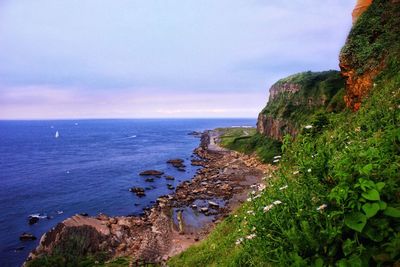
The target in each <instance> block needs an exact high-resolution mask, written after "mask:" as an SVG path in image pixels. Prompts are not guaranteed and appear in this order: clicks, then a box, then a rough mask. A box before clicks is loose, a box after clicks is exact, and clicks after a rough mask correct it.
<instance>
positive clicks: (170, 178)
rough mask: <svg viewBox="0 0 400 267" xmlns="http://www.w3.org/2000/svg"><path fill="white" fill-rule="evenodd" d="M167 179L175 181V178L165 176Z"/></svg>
mask: <svg viewBox="0 0 400 267" xmlns="http://www.w3.org/2000/svg"><path fill="white" fill-rule="evenodd" d="M165 179H167V180H175V177H173V176H171V175H167V176H165Z"/></svg>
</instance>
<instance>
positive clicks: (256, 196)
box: [253, 195, 261, 199]
mask: <svg viewBox="0 0 400 267" xmlns="http://www.w3.org/2000/svg"><path fill="white" fill-rule="evenodd" d="M259 197H261V195H255V196H254V197H253V199H256V198H259Z"/></svg>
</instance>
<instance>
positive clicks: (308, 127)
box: [304, 125, 312, 130]
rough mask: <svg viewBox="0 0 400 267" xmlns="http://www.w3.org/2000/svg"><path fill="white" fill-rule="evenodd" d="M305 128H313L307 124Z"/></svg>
mask: <svg viewBox="0 0 400 267" xmlns="http://www.w3.org/2000/svg"><path fill="white" fill-rule="evenodd" d="M304 128H306V129H307V130H308V129H311V128H312V125H307V126H306V127H304Z"/></svg>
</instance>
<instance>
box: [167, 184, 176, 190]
mask: <svg viewBox="0 0 400 267" xmlns="http://www.w3.org/2000/svg"><path fill="white" fill-rule="evenodd" d="M167 187H168V189H169V190H174V189H175V187H174V186H173V185H172V184H167Z"/></svg>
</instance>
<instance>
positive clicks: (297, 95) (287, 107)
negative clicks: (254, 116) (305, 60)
mask: <svg viewBox="0 0 400 267" xmlns="http://www.w3.org/2000/svg"><path fill="white" fill-rule="evenodd" d="M343 86H344V84H343V80H342V78H341V77H340V75H339V72H338V71H326V72H303V73H299V74H296V75H292V76H289V77H287V78H285V79H282V80H280V81H278V82H277V83H275V84H274V85H273V86H272V87H271V88H270V90H269V93H270V95H269V101H268V103H267V106H266V107H265V108H264V110H263V111H262V112H261V113H260V114H259V116H258V121H257V130H258V132H259V133H261V134H263V135H265V136H267V137H270V138H272V139H275V140H281V139H282V138H283V136H284V135H286V134H290V135H292V136H295V135H296V134H297V133H298V132H299V129H300V127H301V125H302V124H304V123H306V120H307V118H308V117H310V116H311V115H312V114H314V113H315V112H317V111H319V110H325V109H326V108H329V109H331V110H336V109H340V102H341V99H334V96H336V95H337V94H338V93H339V91H340V90H341V89H342V88H343Z"/></svg>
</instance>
